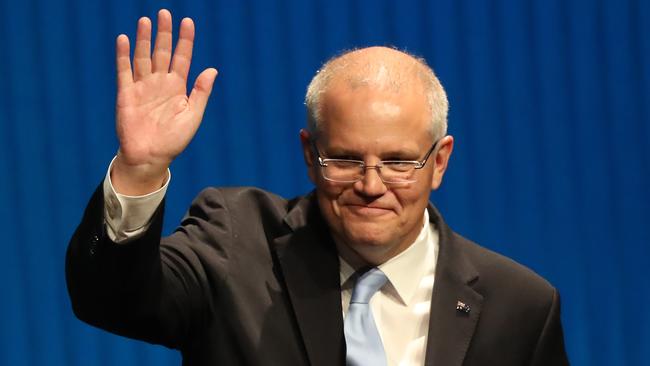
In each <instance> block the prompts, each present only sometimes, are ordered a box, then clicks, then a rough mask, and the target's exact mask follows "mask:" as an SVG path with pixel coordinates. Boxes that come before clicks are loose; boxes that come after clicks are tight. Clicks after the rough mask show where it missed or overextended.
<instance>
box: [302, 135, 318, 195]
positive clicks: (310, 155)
mask: <svg viewBox="0 0 650 366" xmlns="http://www.w3.org/2000/svg"><path fill="white" fill-rule="evenodd" d="M311 138H312V136H311V133H310V132H309V131H307V130H305V129H304V128H303V129H301V130H300V143H301V144H302V157H303V159H304V160H305V165H306V166H307V174H308V175H309V180H311V181H312V183H314V184H316V168H315V166H314V148H313V147H312V142H311Z"/></svg>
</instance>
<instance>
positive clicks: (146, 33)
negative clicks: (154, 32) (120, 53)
mask: <svg viewBox="0 0 650 366" xmlns="http://www.w3.org/2000/svg"><path fill="white" fill-rule="evenodd" d="M150 73H151V20H149V18H147V17H142V18H140V20H138V31H137V38H136V40H135V51H134V52H133V74H134V75H133V76H134V78H135V81H138V80H140V79H142V78H143V77H145V76H147V75H149V74H150Z"/></svg>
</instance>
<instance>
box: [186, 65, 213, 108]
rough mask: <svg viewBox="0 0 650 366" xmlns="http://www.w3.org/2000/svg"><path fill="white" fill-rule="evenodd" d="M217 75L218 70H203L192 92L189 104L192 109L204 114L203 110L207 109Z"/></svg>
mask: <svg viewBox="0 0 650 366" xmlns="http://www.w3.org/2000/svg"><path fill="white" fill-rule="evenodd" d="M216 77H217V70H216V69H213V68H209V69H205V70H203V72H202V73H201V74H200V75H199V76H198V77H197V78H196V82H194V88H193V89H192V92H191V93H190V99H189V104H190V109H193V110H194V111H196V112H197V113H198V114H199V115H203V111H205V106H206V105H207V104H208V97H210V93H211V92H212V86H213V85H214V79H215V78H216Z"/></svg>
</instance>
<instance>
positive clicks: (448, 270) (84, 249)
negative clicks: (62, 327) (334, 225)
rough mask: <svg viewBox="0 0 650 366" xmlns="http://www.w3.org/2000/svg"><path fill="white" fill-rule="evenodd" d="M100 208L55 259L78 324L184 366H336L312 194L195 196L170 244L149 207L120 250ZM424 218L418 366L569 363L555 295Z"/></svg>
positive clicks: (339, 332)
mask: <svg viewBox="0 0 650 366" xmlns="http://www.w3.org/2000/svg"><path fill="white" fill-rule="evenodd" d="M103 205H104V203H103V194H102V190H101V186H100V188H99V189H98V190H97V191H96V192H95V194H94V196H93V198H92V199H91V201H90V203H89V205H88V207H87V209H86V212H85V214H84V218H83V220H82V222H81V224H80V225H79V227H78V229H77V231H76V232H75V234H74V236H73V238H72V240H71V242H70V246H69V248H68V253H67V262H66V276H67V282H68V290H69V293H70V298H71V299H72V305H73V309H74V312H75V314H76V315H77V316H78V317H79V318H80V319H82V320H83V321H86V322H88V323H90V324H92V325H95V326H98V327H100V328H103V329H106V330H108V331H110V332H114V333H117V334H121V335H124V336H127V337H133V338H138V339H143V340H145V341H148V342H152V343H159V344H163V345H166V346H168V347H173V348H177V349H179V350H180V351H181V352H182V355H183V364H184V365H317V366H332V365H344V364H345V340H344V335H343V321H342V315H341V296H340V294H341V290H340V284H339V262H338V256H337V252H336V249H335V247H334V245H333V241H332V239H331V237H330V234H329V231H328V228H327V226H326V224H325V222H324V220H323V218H322V217H321V214H320V211H319V209H318V205H317V203H316V200H315V197H314V196H313V194H312V195H309V196H306V197H301V198H297V199H293V200H289V201H287V200H285V199H283V198H281V197H278V196H275V195H273V194H270V193H268V192H265V191H262V190H259V189H254V188H237V189H214V188H211V189H206V190H205V191H203V192H202V193H201V194H200V195H199V196H198V197H197V198H196V200H195V201H194V203H193V204H192V206H191V207H190V209H189V211H188V213H187V215H186V217H185V218H184V219H183V221H182V223H181V225H180V227H179V228H178V229H177V230H176V231H175V232H174V233H173V234H172V235H171V236H169V237H166V238H162V239H161V226H162V216H163V206H164V205H163V204H161V207H160V208H159V209H158V210H157V212H156V214H155V215H154V218H153V222H152V226H151V228H150V229H149V230H148V231H147V233H146V234H145V235H144V236H143V237H142V238H140V239H138V240H135V241H133V242H130V243H128V244H115V243H113V242H111V241H110V239H109V238H108V237H107V236H106V233H105V229H104V221H103ZM429 214H430V218H431V222H432V223H433V224H434V225H436V227H437V228H438V229H439V233H440V251H439V258H438V265H437V269H436V277H435V285H434V289H433V298H432V301H431V316H430V318H431V319H430V324H429V338H428V344H427V346H426V347H427V350H426V364H427V365H435V366H455V365H498V366H508V365H567V364H568V362H567V359H566V355H565V351H564V341H563V335H562V328H561V325H560V303H559V297H558V293H557V291H556V290H555V289H554V288H553V287H552V286H551V285H549V284H548V283H547V282H546V281H545V280H543V279H542V278H541V277H539V276H537V275H536V274H534V273H533V272H532V271H530V270H528V269H526V268H524V267H523V266H521V265H518V264H516V263H515V262H513V261H511V260H509V259H507V258H505V257H503V256H501V255H498V254H496V253H493V252H490V251H488V250H487V249H484V248H482V247H480V246H478V245H476V244H474V243H472V242H470V241H468V240H466V239H464V238H462V237H461V236H459V235H457V234H456V233H454V232H453V231H451V229H449V227H448V226H447V225H446V224H445V223H444V221H443V220H442V217H441V216H440V214H439V213H438V211H437V210H436V209H435V208H433V207H432V206H431V207H429ZM459 300H460V301H462V302H464V303H465V304H467V305H469V307H470V311H469V313H465V312H463V311H458V310H457V309H456V305H457V301H459Z"/></svg>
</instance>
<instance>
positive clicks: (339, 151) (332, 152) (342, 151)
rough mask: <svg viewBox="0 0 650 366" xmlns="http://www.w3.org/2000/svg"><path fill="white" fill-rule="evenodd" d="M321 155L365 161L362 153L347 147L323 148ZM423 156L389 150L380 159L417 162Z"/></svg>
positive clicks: (415, 152) (417, 153)
mask: <svg viewBox="0 0 650 366" xmlns="http://www.w3.org/2000/svg"><path fill="white" fill-rule="evenodd" d="M321 153H322V154H324V155H325V156H341V155H345V156H354V157H359V159H360V160H363V159H362V158H361V157H362V156H363V153H362V152H360V151H357V150H353V149H350V148H345V147H323V150H322V151H321ZM422 154H423V153H422V152H420V151H416V150H412V149H404V150H388V151H384V152H382V153H381V154H380V156H379V158H380V159H381V160H388V159H395V158H398V159H399V160H417V159H419V158H420V155H422Z"/></svg>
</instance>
